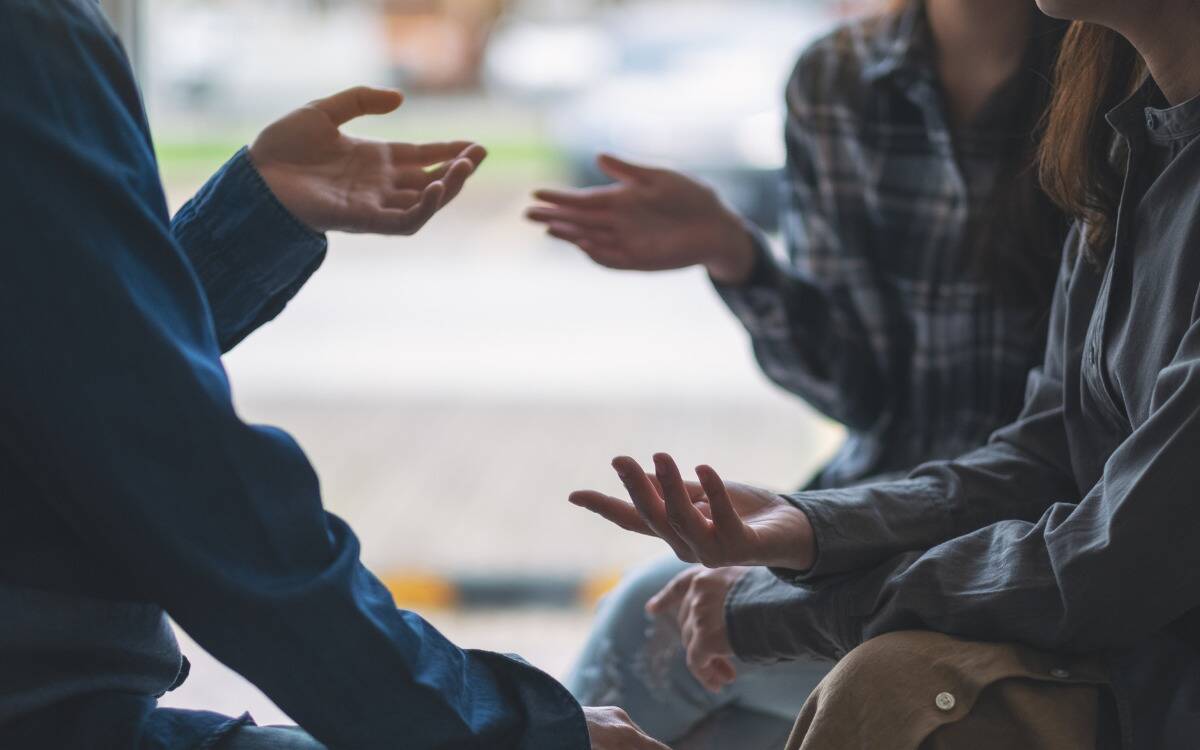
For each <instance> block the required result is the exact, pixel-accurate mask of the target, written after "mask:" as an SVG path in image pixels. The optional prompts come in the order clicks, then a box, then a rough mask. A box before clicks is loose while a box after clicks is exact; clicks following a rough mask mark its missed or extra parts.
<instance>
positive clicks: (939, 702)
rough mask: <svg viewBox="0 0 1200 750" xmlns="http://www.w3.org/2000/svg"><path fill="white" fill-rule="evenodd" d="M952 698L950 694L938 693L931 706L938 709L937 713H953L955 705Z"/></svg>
mask: <svg viewBox="0 0 1200 750" xmlns="http://www.w3.org/2000/svg"><path fill="white" fill-rule="evenodd" d="M955 702H956V701H955V700H954V696H953V695H951V694H950V693H938V694H937V697H936V698H934V699H933V704H934V705H935V706H937V707H938V710H939V711H953V710H954V704H955Z"/></svg>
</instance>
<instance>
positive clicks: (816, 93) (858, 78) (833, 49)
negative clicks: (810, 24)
mask: <svg viewBox="0 0 1200 750" xmlns="http://www.w3.org/2000/svg"><path fill="white" fill-rule="evenodd" d="M894 23H895V18H894V17H893V16H889V15H875V16H868V17H866V18H861V19H858V20H855V21H851V22H849V23H845V24H842V25H840V26H838V27H837V28H835V29H833V30H832V31H830V32H828V33H827V34H825V35H824V36H821V37H819V38H818V39H816V40H815V41H814V42H813V43H812V44H810V45H809V46H808V47H807V48H806V49H805V50H804V52H802V53H801V54H800V57H799V59H798V60H797V62H796V65H795V67H794V68H793V69H792V74H791V76H790V77H789V79H788V85H787V103H788V109H789V111H790V112H791V113H792V114H793V116H804V115H806V114H810V113H811V112H812V110H814V109H825V108H829V107H837V108H845V109H848V110H852V111H858V110H861V109H862V107H863V106H864V105H865V103H866V101H867V99H868V98H869V95H868V94H869V89H870V86H871V81H870V77H869V71H870V69H871V68H872V66H874V65H876V64H878V63H879V61H880V60H881V59H883V58H884V57H885V56H886V55H887V53H888V46H889V43H888V40H889V39H890V38H891V36H890V31H891V28H892V26H893V25H894Z"/></svg>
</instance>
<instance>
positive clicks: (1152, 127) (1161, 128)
mask: <svg viewBox="0 0 1200 750" xmlns="http://www.w3.org/2000/svg"><path fill="white" fill-rule="evenodd" d="M1104 117H1105V119H1106V120H1108V124H1109V125H1111V126H1112V128H1113V130H1115V131H1117V133H1119V134H1120V135H1123V136H1125V138H1127V139H1128V138H1133V137H1135V136H1137V135H1139V134H1141V133H1144V134H1145V135H1146V136H1147V137H1149V138H1150V139H1151V140H1153V141H1157V142H1161V143H1166V142H1168V141H1173V140H1178V139H1181V138H1191V137H1193V136H1195V135H1196V134H1197V133H1200V95H1198V96H1194V97H1192V98H1191V99H1188V100H1187V101H1185V102H1183V103H1181V104H1177V105H1175V106H1173V107H1172V106H1169V105H1167V104H1166V100H1165V98H1164V97H1163V95H1162V91H1161V90H1160V89H1159V88H1158V84H1156V83H1155V82H1154V79H1153V78H1151V77H1150V76H1146V80H1145V81H1143V82H1142V85H1141V86H1139V87H1138V88H1137V90H1136V91H1134V92H1133V93H1132V94H1130V95H1129V96H1128V97H1126V98H1125V100H1124V101H1122V102H1121V103H1120V104H1118V105H1117V106H1115V107H1113V108H1112V109H1111V110H1109V111H1108V113H1107V114H1106V115H1105V116H1104Z"/></svg>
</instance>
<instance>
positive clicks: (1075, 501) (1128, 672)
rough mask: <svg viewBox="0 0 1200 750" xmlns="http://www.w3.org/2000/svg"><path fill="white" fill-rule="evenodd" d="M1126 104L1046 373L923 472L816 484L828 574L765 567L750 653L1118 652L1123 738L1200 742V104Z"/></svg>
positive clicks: (749, 585)
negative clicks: (929, 637)
mask: <svg viewBox="0 0 1200 750" xmlns="http://www.w3.org/2000/svg"><path fill="white" fill-rule="evenodd" d="M1156 101H1161V95H1160V94H1159V93H1158V91H1157V89H1156V88H1154V87H1153V86H1152V85H1147V86H1146V87H1145V88H1143V90H1142V91H1140V92H1139V93H1138V94H1136V95H1134V96H1133V97H1131V98H1130V99H1129V100H1128V101H1126V102H1125V103H1124V104H1122V105H1121V106H1120V107H1118V108H1117V109H1115V110H1114V111H1113V112H1111V113H1110V114H1109V116H1108V117H1109V121H1110V123H1111V124H1112V125H1113V127H1114V128H1115V129H1116V131H1117V133H1118V134H1119V138H1120V139H1121V140H1122V141H1123V142H1124V143H1126V144H1127V145H1128V152H1129V166H1128V170H1127V173H1128V176H1127V178H1126V183H1125V187H1124V192H1123V195H1122V200H1121V207H1120V212H1119V218H1118V222H1117V232H1116V241H1115V246H1114V248H1113V249H1112V251H1111V253H1110V255H1109V256H1108V257H1107V258H1106V259H1104V260H1103V261H1102V262H1101V263H1095V262H1092V261H1089V260H1087V259H1086V258H1083V257H1081V256H1080V253H1079V252H1078V246H1079V236H1078V233H1074V234H1073V235H1072V237H1071V238H1070V239H1069V240H1068V248H1067V253H1066V256H1065V260H1064V264H1063V269H1062V273H1061V276H1060V279H1059V285H1058V290H1057V292H1056V299H1055V302H1054V308H1053V313H1052V319H1051V325H1050V341H1049V346H1048V350H1047V352H1046V358H1045V363H1044V365H1043V366H1042V367H1041V368H1039V369H1037V370H1035V371H1034V372H1033V373H1032V374H1031V375H1030V379H1029V384H1028V393H1027V399H1026V404H1025V408H1024V411H1023V413H1022V415H1021V417H1020V418H1019V419H1018V420H1017V421H1016V422H1015V423H1013V424H1012V425H1010V426H1008V427H1005V428H1003V429H1001V430H1000V431H998V432H997V433H996V434H995V435H994V436H993V437H992V439H991V441H990V442H989V444H988V445H986V446H985V447H983V448H981V449H979V450H976V451H974V452H972V453H968V454H967V455H965V456H963V457H962V458H960V459H958V460H955V461H952V462H946V463H935V464H928V465H926V466H923V467H921V468H920V469H918V470H917V471H915V472H914V473H913V474H912V475H911V476H910V477H909V478H907V479H905V480H901V481H898V482H892V483H883V484H875V485H870V486H865V487H860V488H856V489H848V490H831V491H820V492H809V493H800V494H796V495H794V496H792V497H791V498H790V499H791V501H792V502H793V503H794V504H795V505H797V506H798V507H799V508H801V509H803V510H804V511H805V513H806V514H807V515H808V516H809V518H810V519H811V520H812V523H813V528H814V530H815V534H816V541H817V548H818V556H817V561H816V564H815V566H814V567H813V569H812V570H811V571H809V572H808V573H807V574H805V575H803V576H794V577H793V578H792V583H791V584H789V583H784V582H780V581H778V580H775V579H774V578H773V577H772V576H771V575H770V573H769V572H767V571H756V572H754V573H752V574H751V575H749V576H748V577H747V578H745V579H743V581H742V582H741V583H740V584H739V586H738V587H737V588H736V589H735V590H734V592H733V594H732V595H731V598H730V601H729V621H730V631H731V639H732V642H733V644H734V648H735V650H736V651H737V652H738V654H739V655H741V656H743V657H745V658H749V659H768V660H769V659H778V658H780V657H787V656H790V655H795V654H799V653H816V654H819V655H825V656H838V655H840V654H841V653H843V652H845V651H846V650H848V649H850V648H853V647H854V646H856V645H857V644H859V643H861V642H863V641H864V640H866V639H869V638H871V637H873V636H876V635H879V634H881V633H885V632H889V631H895V630H906V629H930V630H936V631H940V632H945V633H950V634H955V635H961V636H966V637H970V638H975V639H981V640H996V641H1013V642H1019V643H1023V644H1027V645H1030V646H1033V647H1037V648H1042V649H1049V650H1061V651H1066V652H1105V653H1107V654H1109V655H1110V656H1111V663H1112V665H1113V681H1114V689H1115V692H1116V694H1117V698H1118V701H1117V704H1118V706H1119V708H1120V713H1121V719H1122V726H1123V730H1124V737H1123V739H1124V742H1125V746H1126V747H1129V748H1138V750H1145V749H1146V748H1155V747H1170V748H1174V747H1188V748H1191V747H1196V746H1197V745H1196V743H1197V741H1198V739H1197V738H1200V655H1198V652H1197V646H1198V645H1200V628H1197V627H1196V624H1197V621H1198V620H1200V617H1197V607H1198V605H1200V497H1198V494H1197V493H1198V492H1200V293H1198V290H1200V143H1198V142H1197V138H1196V136H1197V135H1200V97H1198V98H1197V99H1193V100H1192V101H1189V102H1186V103H1184V104H1181V105H1178V106H1176V107H1173V108H1158V107H1155V106H1150V105H1151V104H1153V103H1155V102H1156Z"/></svg>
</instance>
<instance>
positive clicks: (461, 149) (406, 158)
mask: <svg viewBox="0 0 1200 750" xmlns="http://www.w3.org/2000/svg"><path fill="white" fill-rule="evenodd" d="M391 147H392V159H393V160H394V161H395V162H396V163H397V164H405V165H408V166H422V167H430V166H433V165H434V164H441V163H442V162H446V161H452V160H454V159H457V158H459V157H461V156H463V155H464V154H474V155H476V156H478V158H479V161H480V162H481V161H483V157H484V156H486V155H487V151H486V150H485V149H484V148H483V146H480V145H478V144H475V143H471V142H470V141H446V142H443V143H393V144H391ZM464 158H467V159H469V160H470V161H472V162H474V163H476V164H478V163H479V162H476V161H475V159H474V158H472V157H471V156H465V157H464Z"/></svg>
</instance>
